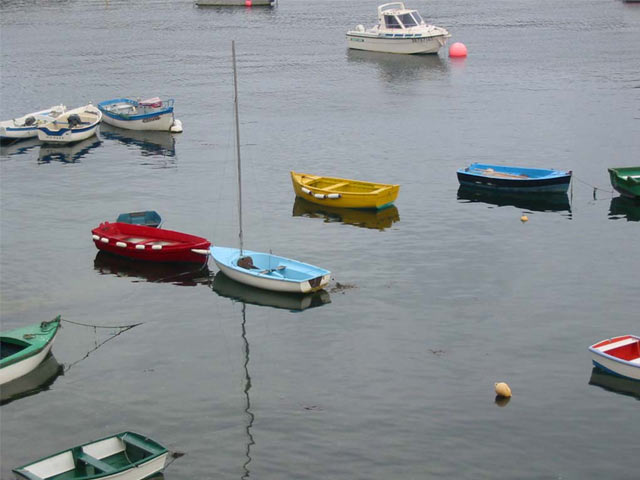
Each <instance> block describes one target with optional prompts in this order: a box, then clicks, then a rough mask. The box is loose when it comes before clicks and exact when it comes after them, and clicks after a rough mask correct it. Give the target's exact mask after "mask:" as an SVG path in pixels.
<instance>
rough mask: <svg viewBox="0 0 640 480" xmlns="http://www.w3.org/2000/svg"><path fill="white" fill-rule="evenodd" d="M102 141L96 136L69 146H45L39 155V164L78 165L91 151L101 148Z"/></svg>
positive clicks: (42, 146) (41, 148) (41, 147)
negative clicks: (60, 163) (59, 163)
mask: <svg viewBox="0 0 640 480" xmlns="http://www.w3.org/2000/svg"><path fill="white" fill-rule="evenodd" d="M101 143H102V141H101V140H100V139H99V138H98V137H96V136H95V135H94V136H92V137H89V138H87V139H86V140H82V141H80V142H75V143H71V144H69V145H53V144H43V145H41V146H40V152H39V153H38V163H40V164H43V163H51V162H62V163H76V162H77V161H78V160H80V159H81V158H83V157H85V156H86V155H87V154H88V153H89V152H90V151H91V150H93V149H94V148H96V147H98V146H100V144H101Z"/></svg>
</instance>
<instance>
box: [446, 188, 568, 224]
mask: <svg viewBox="0 0 640 480" xmlns="http://www.w3.org/2000/svg"><path fill="white" fill-rule="evenodd" d="M458 200H459V201H463V202H465V203H471V202H481V203H486V204H488V205H495V206H497V207H506V206H511V207H516V208H518V209H522V210H529V211H531V212H568V217H571V203H569V197H568V196H567V194H566V193H553V194H548V195H544V194H543V195H540V194H533V193H503V192H492V191H489V190H484V189H480V188H477V189H476V188H470V187H463V186H461V187H459V188H458Z"/></svg>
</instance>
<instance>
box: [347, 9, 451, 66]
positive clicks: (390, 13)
mask: <svg viewBox="0 0 640 480" xmlns="http://www.w3.org/2000/svg"><path fill="white" fill-rule="evenodd" d="M449 37H451V35H450V34H449V32H448V31H447V30H446V29H444V28H442V27H436V26H435V25H430V24H428V23H426V22H425V21H424V20H423V19H422V17H421V16H420V14H419V13H418V11H417V10H410V9H407V8H405V6H404V3H402V2H393V3H385V4H384V5H380V6H379V7H378V24H377V25H375V26H373V27H371V28H369V29H365V28H364V26H363V25H358V26H357V27H356V28H355V30H350V31H348V32H347V46H348V47H349V48H352V49H355V50H369V51H371V52H385V53H404V54H419V53H438V50H440V48H441V47H443V46H444V44H445V42H446V41H447V39H448V38H449Z"/></svg>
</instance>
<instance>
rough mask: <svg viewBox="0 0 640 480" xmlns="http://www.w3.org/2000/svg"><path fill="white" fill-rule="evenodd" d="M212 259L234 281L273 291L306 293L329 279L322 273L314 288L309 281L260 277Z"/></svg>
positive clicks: (324, 283)
mask: <svg viewBox="0 0 640 480" xmlns="http://www.w3.org/2000/svg"><path fill="white" fill-rule="evenodd" d="M214 261H215V262H216V265H217V266H218V268H219V269H220V270H221V271H222V273H224V274H225V275H226V276H227V277H229V278H231V279H233V280H235V281H236V282H239V283H243V284H245V285H250V286H252V287H256V288H262V289H264V290H271V291H274V292H285V293H308V292H311V291H314V290H320V289H322V288H323V287H324V286H326V285H327V284H328V283H329V280H330V279H331V275H324V276H323V277H322V280H321V281H320V285H319V286H318V287H315V288H314V287H312V286H311V284H310V283H309V282H287V281H284V280H277V279H270V278H261V277H257V276H255V275H251V274H248V273H242V272H239V271H237V270H234V269H233V268H229V267H228V266H226V265H224V264H223V263H220V262H218V261H217V260H216V259H215V258H214Z"/></svg>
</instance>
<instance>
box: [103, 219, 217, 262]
mask: <svg viewBox="0 0 640 480" xmlns="http://www.w3.org/2000/svg"><path fill="white" fill-rule="evenodd" d="M91 233H92V234H93V243H95V244H96V247H97V248H98V250H102V251H105V252H109V253H113V254H115V255H120V256H123V257H127V258H132V259H135V260H144V261H147V262H184V263H205V262H206V261H207V259H208V255H209V247H210V246H211V243H210V242H209V241H208V240H207V239H206V238H202V237H197V236H195V235H189V234H187V233H182V232H174V231H173V230H165V229H162V228H153V227H145V226H143V225H131V224H128V223H109V222H104V223H101V224H100V225H99V226H98V227H96V228H94V229H93V230H91ZM194 250H196V251H197V252H194Z"/></svg>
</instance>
